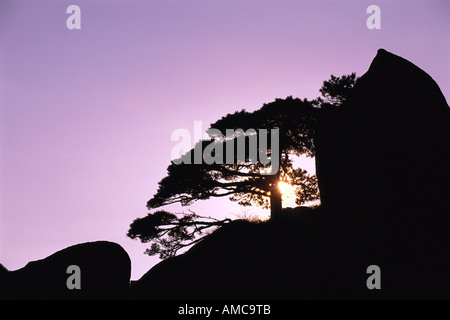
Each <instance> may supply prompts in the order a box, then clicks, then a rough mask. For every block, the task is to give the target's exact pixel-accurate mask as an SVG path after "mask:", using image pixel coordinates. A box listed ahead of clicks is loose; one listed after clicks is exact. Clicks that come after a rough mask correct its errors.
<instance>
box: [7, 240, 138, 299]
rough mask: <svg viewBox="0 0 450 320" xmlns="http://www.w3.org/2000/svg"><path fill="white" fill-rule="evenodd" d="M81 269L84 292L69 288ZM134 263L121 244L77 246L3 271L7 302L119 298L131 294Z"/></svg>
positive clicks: (102, 243) (81, 283)
mask: <svg viewBox="0 0 450 320" xmlns="http://www.w3.org/2000/svg"><path fill="white" fill-rule="evenodd" d="M71 265H76V266H78V267H79V268H80V278H79V279H80V285H81V286H80V289H76V288H75V289H69V288H68V286H67V283H66V282H67V279H68V278H69V277H70V276H71V275H72V274H74V273H73V271H70V272H69V273H68V267H69V266H71ZM130 273H131V262H130V258H129V256H128V254H127V253H126V252H125V250H124V249H123V248H122V247H121V246H120V245H118V244H116V243H113V242H107V241H96V242H87V243H81V244H77V245H74V246H71V247H68V248H66V249H63V250H61V251H58V252H56V253H54V254H52V255H50V256H49V257H47V258H45V259H42V260H37V261H32V262H29V263H28V264H27V265H26V266H25V267H23V268H21V269H19V270H15V271H7V272H6V273H5V272H2V276H1V280H2V284H1V286H0V297H1V298H3V299H105V298H107V299H116V298H124V297H126V295H127V293H128V287H129V281H130Z"/></svg>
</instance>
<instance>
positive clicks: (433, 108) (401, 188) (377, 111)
mask: <svg viewBox="0 0 450 320" xmlns="http://www.w3.org/2000/svg"><path fill="white" fill-rule="evenodd" d="M320 120H321V121H320V122H319V123H320V127H319V130H318V133H319V136H318V139H317V141H316V144H317V148H318V154H317V175H318V177H319V181H320V190H321V196H322V199H321V200H322V204H323V205H324V206H331V207H339V206H341V205H345V206H354V207H355V208H358V210H361V208H364V210H366V209H367V210H368V211H375V212H374V214H376V215H378V216H382V215H379V214H378V213H377V212H379V210H380V208H383V210H382V211H383V212H386V209H388V210H400V211H401V212H404V213H405V214H407V215H408V216H411V214H410V212H411V210H413V211H418V212H420V213H423V212H424V210H425V211H428V214H429V215H432V214H434V213H435V214H438V215H440V211H441V210H442V209H448V208H449V207H450V206H449V204H450V108H449V106H448V104H447V102H446V100H445V98H444V96H443V94H442V92H441V90H440V89H439V87H438V85H437V84H436V82H435V81H434V80H433V79H432V78H431V77H430V76H429V75H428V74H426V73H425V72H424V71H423V70H421V69H420V68H418V67H417V66H415V65H414V64H412V63H411V62H409V61H407V60H405V59H403V58H401V57H398V56H396V55H394V54H392V53H389V52H387V51H386V50H383V49H380V50H378V53H377V55H376V57H375V59H374V60H373V62H372V64H371V65H370V68H369V70H368V71H367V72H366V74H364V75H363V76H362V77H361V78H360V79H359V80H358V81H357V83H356V84H355V86H354V88H353V90H352V92H351V94H350V97H349V98H348V100H347V101H346V102H345V103H344V104H343V106H342V107H341V108H336V110H332V111H331V112H325V113H324V115H323V116H322V118H321V119H320ZM342 171H344V172H345V174H346V179H342V176H341V172H342ZM349 192H351V195H352V201H350V203H348V202H349V201H346V200H343V199H347V198H348V195H349ZM344 201H345V202H344Z"/></svg>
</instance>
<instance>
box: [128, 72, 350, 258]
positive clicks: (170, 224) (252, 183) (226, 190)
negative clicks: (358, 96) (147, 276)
mask: <svg viewBox="0 0 450 320" xmlns="http://www.w3.org/2000/svg"><path fill="white" fill-rule="evenodd" d="M356 80H357V78H356V75H355V73H352V74H350V75H344V76H341V77H335V76H333V75H331V78H330V79H329V80H327V81H324V82H323V85H322V87H321V88H320V92H321V94H322V97H319V98H317V99H315V100H312V101H308V100H306V99H304V100H300V99H298V98H296V99H294V98H292V97H287V98H286V99H275V101H273V102H271V103H267V104H264V105H263V106H262V107H261V108H260V109H258V110H256V111H253V112H248V111H245V110H241V111H237V112H235V113H232V114H227V115H226V116H224V117H222V118H221V119H219V120H218V121H216V122H215V123H213V124H211V126H210V128H209V129H208V130H207V133H208V134H209V136H210V139H209V140H203V141H200V142H198V143H197V144H196V145H195V146H194V148H193V149H191V150H190V151H188V152H187V153H186V154H184V155H183V156H182V157H181V158H180V159H176V160H175V161H173V162H172V163H171V164H170V165H169V166H168V168H167V176H166V177H165V178H163V179H162V180H161V181H160V182H159V187H158V190H157V192H156V194H155V195H154V196H153V197H152V198H151V199H150V200H149V201H148V202H147V207H148V209H155V208H159V207H162V206H165V205H169V204H173V203H180V204H181V205H183V206H187V205H189V204H191V203H193V202H194V201H197V200H206V199H209V198H211V197H230V200H232V201H236V202H238V203H239V204H241V205H243V206H248V205H251V204H257V205H260V206H262V207H263V208H269V207H270V209H271V219H272V220H273V219H275V218H278V217H280V215H281V212H282V194H281V192H280V189H279V187H278V186H279V183H280V182H285V183H288V184H290V185H292V186H293V187H294V188H295V194H296V203H297V204H298V205H302V204H304V203H305V202H308V201H312V200H316V199H319V190H318V181H317V178H316V176H315V175H309V174H308V173H307V171H306V170H303V169H301V168H294V166H293V159H294V157H295V156H300V155H306V156H308V157H314V156H315V154H316V147H315V143H314V140H315V137H316V134H317V132H316V130H317V124H316V120H317V116H318V112H321V113H322V112H324V111H325V112H327V111H328V110H330V111H331V110H333V109H334V107H336V106H339V105H341V104H342V103H343V102H344V101H345V99H347V97H348V95H349V92H350V89H351V88H352V87H353V86H354V84H355V82H356ZM327 113H328V112H327ZM211 129H215V130H211ZM227 129H228V130H229V132H227ZM239 129H241V130H239ZM250 129H256V130H255V131H251V130H250ZM259 129H265V130H266V131H261V130H259ZM271 129H278V130H279V136H278V147H279V148H278V151H279V152H278V153H276V152H272V140H271V139H269V137H267V139H266V141H267V142H268V143H267V144H266V145H261V144H260V143H259V141H260V140H259V139H258V137H259V136H260V135H262V134H265V135H266V134H267V135H268V136H269V135H270V134H271V133H270V130H271ZM217 132H220V133H221V134H217ZM239 139H244V142H245V143H244V146H245V149H244V151H245V154H244V157H243V158H242V157H241V158H239V157H238V150H237V148H238V147H237V146H238V140H239ZM251 139H253V141H257V142H258V145H257V152H258V153H259V152H260V151H262V152H266V153H267V154H269V155H270V156H271V158H272V159H271V160H274V159H273V157H275V156H277V157H278V163H279V170H277V171H276V172H274V173H273V174H264V173H265V172H267V169H268V168H269V167H270V166H271V164H269V163H262V162H261V161H252V160H253V158H252V155H251V154H252V150H251V147H250V143H248V142H249V141H250V140H251ZM230 142H232V143H231V145H232V148H228V147H227V144H229V143H230ZM211 146H212V147H211ZM219 146H220V148H219ZM208 150H209V151H208ZM218 150H222V153H221V154H218V153H220V152H218ZM196 151H200V154H204V153H205V152H209V153H210V155H211V156H212V157H215V156H219V157H218V158H220V156H222V160H223V159H229V158H231V159H232V160H233V161H231V163H229V162H228V161H223V162H221V163H220V162H213V163H205V161H204V158H203V157H202V158H201V161H200V163H196V161H195V160H196ZM253 151H254V150H253ZM238 160H240V161H238ZM230 221H231V220H230V219H223V220H219V219H215V218H211V217H204V216H199V215H197V214H195V213H193V212H191V213H190V214H173V213H169V212H166V211H162V210H159V211H156V212H154V213H149V214H148V215H147V216H145V217H143V218H138V219H135V220H134V221H133V223H132V224H131V225H130V229H129V231H128V234H127V235H128V236H129V237H130V238H132V239H136V238H139V239H140V240H141V242H143V243H149V242H152V244H151V247H150V248H149V249H147V250H146V251H145V253H146V254H149V255H155V254H159V256H160V258H161V259H166V258H169V257H172V256H174V255H176V253H177V252H178V251H179V250H180V249H183V248H186V247H188V246H191V245H193V244H195V243H197V242H199V241H200V240H201V239H203V237H204V236H205V235H207V234H209V232H210V231H211V230H213V229H215V228H217V227H220V226H223V225H224V224H226V223H229V222H230Z"/></svg>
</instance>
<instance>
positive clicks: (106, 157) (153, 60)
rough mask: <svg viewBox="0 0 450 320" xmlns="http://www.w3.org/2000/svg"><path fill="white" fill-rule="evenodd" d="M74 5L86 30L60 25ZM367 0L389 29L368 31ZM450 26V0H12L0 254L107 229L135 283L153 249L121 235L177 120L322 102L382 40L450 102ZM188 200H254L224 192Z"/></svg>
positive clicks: (213, 209) (18, 253) (1, 59)
mask: <svg viewBox="0 0 450 320" xmlns="http://www.w3.org/2000/svg"><path fill="white" fill-rule="evenodd" d="M71 4H77V5H79V6H80V8H81V27H82V29H81V30H68V29H67V28H66V19H67V17H68V16H69V15H68V14H66V8H67V7H68V6H69V5H71ZM371 4H377V5H379V6H380V8H381V30H368V29H367V27H366V19H367V17H368V16H369V14H367V13H366V8H367V7H368V6H369V5H371ZM449 30H450V3H449V2H448V1H446V0H441V1H437V0H436V1H430V0H429V1H423V0H422V1H410V0H408V1H391V0H389V1H372V0H371V1H361V0H357V1H356V0H355V1H280V0H276V1H275V0H272V1H260V0H259V1H256V0H253V1H249V0H239V1H233V0H231V1H230V0H226V1H225V0H222V1H214V0H212V1H206V0H203V1H197V0H177V1H170V0H169V1H168V0H159V1H130V0H122V1H93V0H90V1H81V0H71V1H63V0H53V1H37V0H36V1H31V0H29V1H20V0H19V1H18V0H14V1H12V0H2V1H1V2H0V188H1V189H0V262H1V263H2V264H4V265H5V267H7V268H8V269H10V270H13V269H17V268H20V267H22V266H24V265H25V264H26V263H27V262H28V261H30V260H35V259H41V258H44V257H46V256H48V255H50V254H51V253H53V252H55V251H57V250H60V249H62V248H65V247H67V246H70V245H73V244H76V243H80V242H84V241H93V240H100V239H103V240H110V241H115V242H117V243H119V244H121V245H122V246H123V247H124V248H125V249H126V250H127V252H128V253H129V255H130V257H131V259H132V264H133V266H132V267H133V270H132V278H133V279H137V278H139V277H140V276H141V275H142V274H143V273H144V272H146V271H147V270H148V269H149V268H150V267H151V266H152V265H154V264H155V263H156V262H157V261H158V259H157V258H149V257H148V256H146V255H144V254H143V253H142V252H143V251H144V250H145V248H146V245H145V244H141V243H140V242H138V241H133V240H131V239H129V238H127V237H126V232H127V230H128V227H129V224H130V223H131V222H132V220H133V219H135V218H137V217H142V216H144V215H145V214H146V213H147V209H146V207H145V205H146V202H147V200H148V199H149V198H150V197H151V196H152V195H153V194H154V192H155V191H156V188H157V183H158V181H159V180H160V179H162V178H163V177H164V176H165V172H166V171H165V170H166V167H167V165H168V164H169V160H170V154H171V149H172V147H173V146H174V145H175V144H176V143H175V142H171V141H170V136H171V133H172V131H173V130H175V129H177V128H186V129H189V130H193V124H194V121H195V120H202V121H203V124H204V127H205V128H204V129H206V128H207V126H208V125H209V124H210V123H212V122H214V121H215V120H217V119H218V118H220V117H222V116H223V115H225V114H227V113H229V112H234V111H236V110H240V109H242V108H246V109H247V110H255V109H257V108H259V107H261V105H262V104H263V103H264V102H271V101H273V100H274V99H275V98H277V97H279V98H285V97H286V96H288V95H293V96H294V97H300V98H304V97H306V98H315V97H317V96H318V95H319V92H318V89H319V88H320V86H321V84H322V82H323V81H324V80H326V79H328V78H329V76H330V74H335V75H342V74H348V73H351V72H353V71H354V72H356V73H357V75H358V76H360V75H362V74H363V73H364V72H365V71H366V70H367V68H368V66H369V64H370V62H371V60H372V59H373V57H374V56H375V54H376V51H377V49H378V48H381V47H382V48H385V49H386V50H388V51H391V52H393V53H395V54H398V55H400V56H403V57H405V58H406V59H408V60H410V61H412V62H413V63H415V64H416V65H418V66H419V67H421V68H422V69H424V70H425V71H426V72H428V73H429V74H430V75H431V76H432V77H433V78H434V79H435V80H436V82H437V83H438V84H439V86H440V87H441V89H442V91H443V92H444V95H445V96H446V98H447V99H448V98H449V97H450V78H449V77H450V76H449V75H450V72H449V71H450V70H449V56H450V36H449V35H450V32H449ZM219 204H220V206H219ZM192 208H193V209H194V210H195V211H196V212H197V213H199V214H203V215H212V216H224V215H227V216H230V217H233V214H243V213H244V212H245V210H246V208H241V207H238V206H237V205H235V204H233V203H231V202H230V201H229V200H227V199H222V200H210V201H205V202H203V203H198V204H195V205H194V206H193V207H192ZM217 208H220V209H219V210H218V209H217ZM168 209H170V210H172V211H179V210H180V209H179V206H171V207H170V208H168ZM185 210H186V209H185ZM255 212H256V213H257V212H258V209H255V208H250V209H249V212H248V213H249V214H253V213H255Z"/></svg>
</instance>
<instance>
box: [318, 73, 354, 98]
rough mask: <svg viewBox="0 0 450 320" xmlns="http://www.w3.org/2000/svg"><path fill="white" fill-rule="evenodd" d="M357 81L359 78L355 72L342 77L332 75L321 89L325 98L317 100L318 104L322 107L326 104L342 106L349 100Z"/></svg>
mask: <svg viewBox="0 0 450 320" xmlns="http://www.w3.org/2000/svg"><path fill="white" fill-rule="evenodd" d="M356 80H358V78H357V77H356V73H355V72H353V73H351V74H349V75H343V76H340V77H336V76H334V75H331V76H330V79H329V80H326V81H324V82H323V84H322V87H321V88H320V89H319V91H320V93H321V94H322V97H323V98H321V97H319V98H317V99H316V103H319V104H320V105H321V106H322V107H323V106H324V105H325V104H326V105H331V106H339V105H341V104H342V103H343V102H344V101H345V100H346V99H347V97H348V95H349V93H350V90H351V89H352V88H353V86H354V85H355V83H356Z"/></svg>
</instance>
